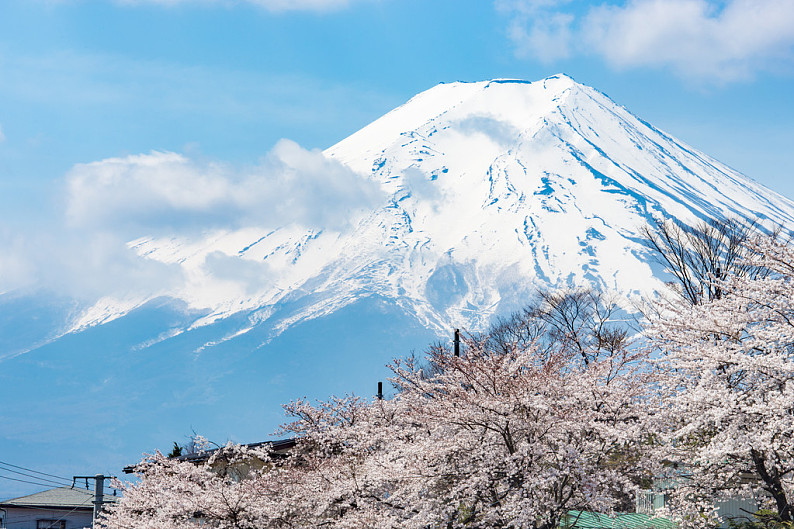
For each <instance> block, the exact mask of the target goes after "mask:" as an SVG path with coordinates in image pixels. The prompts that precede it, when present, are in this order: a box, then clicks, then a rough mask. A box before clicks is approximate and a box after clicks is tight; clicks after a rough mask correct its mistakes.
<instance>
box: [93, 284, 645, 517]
mask: <svg viewBox="0 0 794 529" xmlns="http://www.w3.org/2000/svg"><path fill="white" fill-rule="evenodd" d="M574 294H575V295H574ZM595 299H596V298H590V297H587V296H580V295H578V294H576V293H564V294H560V295H558V296H547V297H545V298H542V302H541V304H540V305H538V306H537V307H536V308H537V309H538V310H540V311H541V312H533V313H531V314H530V313H525V314H524V316H522V317H521V318H518V319H517V320H516V321H515V322H514V323H513V324H511V325H521V326H524V327H525V328H529V327H532V326H534V325H535V324H536V323H537V324H538V325H539V327H538V329H540V331H539V332H534V331H532V332H531V333H526V332H524V331H520V330H514V331H515V332H514V331H510V330H509V329H507V328H506V326H509V324H508V323H507V322H502V323H501V324H500V325H501V326H500V331H499V332H500V333H501V334H499V335H498V336H497V335H496V333H495V334H494V336H490V337H489V336H479V337H473V338H469V339H467V340H466V343H465V344H464V345H465V347H464V353H463V354H462V355H461V356H455V355H454V354H452V352H451V351H449V350H447V349H446V348H443V347H434V348H431V350H430V351H429V353H428V356H427V357H426V358H424V359H422V360H417V359H415V358H409V359H397V360H395V361H394V362H393V364H392V365H391V368H392V371H393V374H394V376H393V378H392V383H393V384H394V385H395V387H396V389H397V394H396V396H395V397H394V398H392V399H388V400H381V399H373V400H371V401H368V400H365V399H361V398H358V397H344V398H331V399H329V400H328V401H326V402H320V403H316V404H312V403H309V402H306V401H302V400H299V401H295V402H292V403H290V404H288V405H287V406H286V407H285V409H286V411H287V413H288V415H289V416H290V417H291V418H292V420H291V421H290V422H289V423H287V424H286V425H285V426H284V427H283V431H282V433H284V434H285V435H290V436H294V437H295V439H296V446H295V448H294V449H293V450H292V451H291V452H290V453H289V455H288V456H287V457H286V458H282V459H275V458H274V457H273V455H272V454H269V453H267V452H262V451H259V452H251V451H248V450H246V449H245V448H244V447H239V446H232V445H228V446H226V447H224V448H223V449H221V450H217V451H215V452H213V455H212V457H210V458H209V459H208V460H207V461H206V462H204V463H201V464H199V465H194V464H192V463H188V462H185V461H180V460H173V459H168V458H165V457H163V456H162V455H160V454H155V455H154V456H151V457H149V458H148V459H146V460H145V461H144V462H143V463H142V464H141V465H140V466H139V468H138V471H139V472H140V474H141V479H140V482H139V483H137V484H129V485H127V486H126V489H125V492H124V498H123V499H122V501H121V502H119V505H117V506H115V507H113V508H112V510H111V511H110V513H109V514H108V516H107V518H106V527H107V528H108V529H127V528H132V527H164V528H170V527H173V528H177V529H181V528H182V527H188V526H191V524H195V523H197V522H200V523H202V524H204V525H206V526H209V527H219V528H224V529H225V528H230V529H231V528H239V529H248V528H254V527H255V528H258V529H265V528H286V527H329V528H345V529H348V528H349V529H353V528H356V529H359V528H369V527H372V528H395V529H396V528H407V529H412V528H415V529H426V528H439V529H441V528H446V529H454V528H486V527H487V528H508V527H509V528H531V529H554V528H556V527H557V526H558V525H559V524H560V522H561V520H562V519H563V518H564V517H565V516H566V515H567V513H568V512H569V511H571V510H593V511H601V512H608V511H611V510H614V509H616V508H619V507H620V506H621V505H622V502H624V500H625V498H626V497H627V495H630V493H631V491H632V490H633V489H634V488H635V487H636V483H637V481H638V479H639V478H640V477H642V476H644V475H647V473H648V468H647V465H646V461H645V459H644V458H643V457H642V449H643V443H644V441H645V438H646V434H645V430H644V425H643V417H644V415H645V412H644V410H645V407H646V405H647V398H646V396H645V393H646V390H647V384H646V380H645V379H646V378H647V376H648V375H649V370H648V369H647V367H646V366H645V365H644V362H643V356H642V353H640V352H638V350H637V349H636V348H634V347H631V342H630V340H628V339H627V338H626V334H625V333H620V332H618V331H617V330H613V331H610V330H608V327H609V326H608V325H607V324H606V319H605V318H606V317H605V316H604V314H605V313H598V312H597V311H596V312H588V311H587V310H585V308H586V307H590V306H591V305H590V303H592V302H593V300H595ZM588 310H589V309H588ZM543 311H545V312H543ZM543 314H545V316H543ZM583 314H588V315H587V317H580V316H582V315H583ZM598 314H601V315H600V316H598ZM577 315H578V316H577ZM533 318H542V321H540V322H539V323H538V322H535V321H533ZM543 318H545V319H543ZM602 320H603V321H602ZM594 322H595V324H594ZM599 322H600V323H599ZM593 333H596V334H598V333H600V334H599V335H594V334H593ZM606 337H610V339H607V338H606ZM254 460H256V461H258V462H260V463H259V464H257V465H254V464H252V461H254ZM240 468H242V469H244V471H242V472H241V471H240V470H239V469H240Z"/></svg>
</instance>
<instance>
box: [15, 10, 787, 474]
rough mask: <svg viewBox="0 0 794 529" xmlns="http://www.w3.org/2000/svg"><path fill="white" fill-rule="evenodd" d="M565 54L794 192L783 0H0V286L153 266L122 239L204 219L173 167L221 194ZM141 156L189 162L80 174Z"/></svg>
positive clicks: (527, 74)
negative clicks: (154, 184) (119, 181)
mask: <svg viewBox="0 0 794 529" xmlns="http://www.w3.org/2000/svg"><path fill="white" fill-rule="evenodd" d="M559 72H564V73H567V74H569V75H571V76H573V77H574V78H575V79H576V80H578V81H579V82H582V83H584V84H587V85H590V86H593V87H595V88H597V89H599V90H601V91H603V92H605V93H607V94H608V95H609V96H610V97H611V98H612V99H614V100H615V101H616V102H618V103H620V104H623V105H624V106H626V107H627V108H628V109H629V110H631V111H632V112H634V113H635V114H637V115H638V116H640V117H641V118H642V119H645V120H646V121H649V122H650V123H652V124H654V125H655V126H657V127H658V128H661V129H663V130H665V131H666V132H668V133H670V134H672V135H674V136H676V137H678V138H679V139H681V140H683V141H685V142H687V143H689V144H691V145H693V146H695V147H696V148H698V149H700V150H702V151H704V152H706V153H707V154H710V155H712V156H714V157H715V158H717V159H719V160H721V161H722V162H724V163H727V164H728V165H730V166H732V167H734V168H735V169H737V170H739V171H741V172H743V173H745V174H746V175H748V176H750V177H752V178H754V179H756V180H758V181H759V182H761V183H763V184H765V185H767V186H768V187H770V188H772V189H774V190H776V191H778V192H780V193H782V194H783V195H785V196H787V197H789V198H792V199H794V175H792V171H791V167H794V2H792V1H791V0H604V1H603V2H585V1H577V0H569V1H565V0H559V1H555V0H247V1H246V0H2V2H0V245H2V249H3V251H2V252H0V292H7V291H12V290H13V289H16V288H19V287H20V286H29V285H39V284H43V285H45V286H47V287H49V288H51V289H54V290H55V291H56V292H58V293H60V294H63V295H65V296H67V297H68V296H81V295H82V296H85V297H86V299H85V300H83V301H84V302H86V303H90V302H92V301H93V300H95V299H96V298H97V297H98V296H100V295H102V294H103V293H106V292H107V291H108V290H112V288H113V287H114V285H115V284H117V283H119V278H124V282H126V283H130V282H135V281H139V282H140V283H141V284H151V283H152V282H153V281H157V280H163V276H162V274H161V271H160V270H155V269H149V268H147V267H144V266H142V264H141V261H140V260H139V259H137V257H136V256H132V255H131V254H130V251H129V249H128V248H127V247H126V246H125V243H126V241H129V240H131V239H132V238H135V237H138V236H140V235H141V228H145V229H147V230H150V231H151V230H156V229H157V226H155V223H156V222H157V221H158V219H163V222H165V223H166V226H165V227H164V228H163V229H166V230H170V229H176V230H177V231H179V230H182V231H185V230H191V229H192V230H196V229H198V230H200V229H201V228H202V227H203V225H202V224H201V222H206V221H207V216H206V215H204V216H202V215H201V214H200V213H201V210H200V208H199V206H196V208H198V209H196V211H198V213H197V214H196V215H197V216H196V217H195V219H198V220H196V222H197V224H196V225H189V224H190V222H191V221H192V220H195V219H194V217H189V218H187V219H184V218H182V219H181V220H179V221H175V220H174V218H175V217H177V216H179V215H181V214H182V213H184V211H186V210H190V207H193V206H192V205H188V206H184V204H182V205H179V203H178V198H179V197H180V196H185V195H189V194H190V192H191V191H195V184H194V183H193V182H192V181H191V180H190V179H189V178H186V177H185V175H192V174H194V172H196V171H197V172H199V173H201V172H204V173H208V174H210V175H211V176H213V178H214V179H213V180H212V182H211V183H212V184H213V186H214V188H213V189H214V191H215V192H216V193H219V194H220V196H221V199H222V198H223V196H224V195H223V194H224V193H226V192H227V189H231V190H232V191H234V188H235V183H237V184H239V183H240V181H243V183H245V181H244V175H245V174H246V171H247V170H248V168H251V167H261V166H263V164H264V166H266V167H271V166H279V164H283V163H293V162H294V164H293V165H294V166H295V167H320V169H322V168H323V167H324V166H323V165H322V163H321V162H318V156H319V155H318V153H317V152H316V151H317V150H318V149H319V150H321V149H324V148H326V147H329V146H331V145H333V144H334V143H336V142H337V141H339V140H341V139H343V138H345V137H346V136H348V135H349V134H351V133H353V132H355V131H356V130H358V129H360V128H361V127H363V126H364V125H366V124H367V123H369V122H370V121H372V120H374V119H376V118H378V117H380V116H381V115H383V114H385V113H386V112H388V111H389V110H391V109H392V108H394V107H396V106H398V105H400V104H402V103H404V102H405V101H407V100H408V99H409V98H410V97H412V96H413V95H415V94H416V93H418V92H420V91H423V90H426V89H428V88H430V87H432V86H434V85H435V84H437V83H439V82H450V81H456V80H463V81H476V80H483V79H489V78H500V77H511V78H523V79H529V80H536V79H541V78H543V77H547V76H549V75H552V74H555V73H559ZM284 139H286V140H289V141H286V142H285V141H282V140H284ZM152 152H154V153H155V154H153V155H150V153H152ZM142 155H143V156H142ZM147 157H148V158H147ZM151 159H158V160H162V159H168V160H172V161H173V160H176V166H178V167H183V166H186V167H188V169H190V171H193V169H194V168H199V170H196V171H194V172H190V171H188V170H184V171H182V172H181V173H177V172H174V173H169V172H168V171H167V170H166V171H165V172H164V173H163V174H162V178H163V179H164V180H162V181H163V182H164V183H165V184H167V186H166V187H168V193H170V194H168V193H164V197H165V198H163V199H162V200H161V201H159V202H158V200H156V199H152V198H151V197H147V196H145V195H146V191H147V190H146V189H144V190H143V191H138V192H136V191H135V190H134V189H133V188H132V187H130V185H120V186H115V187H114V186H113V185H107V186H105V187H99V188H98V189H97V190H96V192H91V190H90V189H88V187H87V186H86V182H88V184H91V182H94V183H98V182H101V181H102V179H103V178H104V176H106V175H110V176H112V170H113V166H114V165H119V164H121V165H123V163H127V162H128V161H129V160H143V161H144V162H145V161H146V160H151ZM118 160H122V162H123V163H120V162H118ZM285 160H287V161H286V162H285ZM318 164H319V165H318ZM164 167H165V166H164ZM166 169H167V167H166ZM105 171H108V172H105ZM322 174H325V173H324V169H323V170H321V171H315V172H314V173H312V171H311V170H308V169H307V170H306V178H308V179H314V180H313V181H319V179H320V178H322ZM229 175H232V176H229ZM234 175H238V176H234ZM240 175H243V176H240ZM169 178H170V180H169ZM235 178H237V180H235ZM92 179H93V180H92ZM224 179H228V180H229V182H227V183H228V185H225V184H224V183H223V182H224ZM238 187H239V186H238ZM274 189H276V190H277V191H278V192H279V193H289V192H290V188H289V187H287V188H284V187H278V186H277V187H275V188H274ZM319 189H320V190H321V191H322V187H320V188H319ZM86 190H87V191H86ZM232 191H229V193H231V192H232ZM326 191H327V190H326ZM336 191H338V190H336ZM362 196H363V195H362ZM161 198H162V197H161ZM309 198H310V199H311V200H312V202H311V203H307V204H306V205H305V209H307V210H310V209H312V208H314V209H318V208H319V209H323V210H324V212H325V213H328V214H333V213H334V212H333V211H332V210H333V208H330V207H328V205H327V204H323V203H322V193H320V194H319V195H315V196H313V197H311V196H310V197H309ZM221 199H219V203H224V202H223V200H221ZM359 199H360V200H364V199H362V198H361V197H360V196H359V197H358V198H357V200H359ZM213 203H214V202H213ZM119 204H123V207H122V206H119V207H118V208H117V211H115V212H114V211H112V210H113V209H114V207H116V205H119ZM174 204H177V205H176V206H174ZM172 206H173V210H168V207H172ZM236 207H237V209H232V212H233V213H235V214H237V213H240V214H241V215H246V214H247V213H250V211H248V210H246V209H245V208H244V207H243V206H239V207H238V206H236ZM246 207H248V206H246ZM158 208H159V209H158ZM180 208H182V209H180ZM186 208H187V209H186ZM326 210H327V211H326ZM190 211H192V210H190ZM336 214H338V212H337V213H336ZM224 219H225V217H224V218H223V219H221V220H218V219H213V222H222V221H225V220H224ZM304 220H305V219H304ZM323 220H325V221H327V220H328V219H323ZM226 221H228V219H226ZM229 222H231V221H229ZM174 223H176V224H178V225H175V224H174ZM165 280H167V278H166V279H165ZM2 357H3V352H2V351H0V361H2ZM1 368H2V364H0V369H1ZM0 374H1V373H0ZM2 405H3V403H0V406H2ZM0 428H2V426H0ZM179 428H182V427H181V426H179ZM165 435H166V439H168V438H169V437H168V436H171V435H173V432H170V431H169V432H166V433H165ZM145 448H148V447H142V448H141V449H145ZM163 448H165V447H163ZM29 455H30V457H31V458H32V460H35V454H34V453H33V452H31V454H29ZM64 472H66V471H64Z"/></svg>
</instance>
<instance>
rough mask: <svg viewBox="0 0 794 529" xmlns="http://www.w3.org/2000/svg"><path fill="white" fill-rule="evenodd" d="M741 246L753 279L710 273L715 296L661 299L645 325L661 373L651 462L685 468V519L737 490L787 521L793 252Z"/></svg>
mask: <svg viewBox="0 0 794 529" xmlns="http://www.w3.org/2000/svg"><path fill="white" fill-rule="evenodd" d="M743 244H744V248H742V251H741V255H742V257H741V259H742V261H741V263H738V264H739V265H740V266H739V268H737V269H738V270H747V269H752V270H756V271H761V272H762V273H753V274H747V273H732V274H728V275H726V276H724V277H714V276H712V277H711V278H710V282H711V291H713V292H719V293H720V295H719V296H711V297H709V298H704V299H702V300H701V301H700V302H699V303H697V304H693V303H691V302H690V301H691V300H687V299H685V298H680V299H676V300H667V301H666V302H664V304H663V306H662V307H660V310H659V311H658V313H657V316H656V317H655V318H654V319H653V321H652V322H651V324H650V325H649V327H648V329H647V335H648V338H649V339H650V341H651V343H652V344H653V345H654V346H655V347H656V348H657V349H658V350H659V351H660V360H659V365H660V367H661V368H662V373H663V375H664V376H663V379H662V381H663V385H662V386H661V387H662V390H663V392H664V393H663V396H664V402H665V406H664V407H663V408H662V409H661V410H660V413H659V415H658V418H659V419H663V424H661V425H660V426H661V428H660V431H661V432H664V440H665V441H666V442H665V443H663V444H662V445H661V446H660V457H662V458H666V459H667V460H669V461H674V462H679V463H682V464H684V467H685V474H686V479H684V480H680V483H679V486H678V488H677V491H676V495H675V496H676V498H675V500H676V501H675V502H674V503H675V504H674V505H673V508H674V510H675V509H678V513H679V516H678V517H679V518H680V519H682V520H683V521H685V522H686V523H692V524H696V522H698V521H700V522H702V523H707V522H709V520H711V521H713V520H714V516H713V514H714V513H713V512H711V513H709V512H708V511H709V509H707V508H706V506H707V505H708V504H709V503H711V504H713V502H714V500H719V499H720V498H724V497H726V496H733V497H735V496H738V495H742V494H744V495H756V496H759V497H764V498H768V500H769V501H768V503H769V504H770V507H772V508H773V509H774V510H775V512H776V513H777V517H778V519H779V520H780V521H783V522H791V521H792V519H793V518H794V512H792V500H794V496H793V495H792V494H794V442H793V441H792V440H793V439H794V249H793V248H792V247H791V246H790V245H788V244H786V243H785V242H784V241H782V240H781V239H780V238H779V237H776V236H773V235H772V236H769V235H766V236H765V235H759V236H755V237H750V238H748V239H747V240H746V241H745V242H744V243H743ZM682 513H683V514H687V513H688V514H690V515H691V516H683V515H682ZM694 513H698V514H697V515H692V514H694ZM674 514H675V513H674ZM703 514H705V515H706V516H702V515H703Z"/></svg>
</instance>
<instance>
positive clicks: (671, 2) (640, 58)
mask: <svg viewBox="0 0 794 529" xmlns="http://www.w3.org/2000/svg"><path fill="white" fill-rule="evenodd" d="M497 7H498V8H500V9H502V10H503V11H506V12H509V13H511V26H510V30H509V35H510V37H511V39H512V40H513V42H514V44H515V46H516V53H517V54H518V55H520V56H533V57H535V58H538V59H540V60H542V61H552V60H556V59H560V58H566V57H569V56H571V55H572V54H573V53H578V54H581V55H587V54H596V55H600V56H601V57H603V59H604V60H605V61H606V62H607V64H609V65H610V66H612V67H613V68H618V69H621V68H634V67H662V68H670V69H672V70H673V71H675V72H676V73H677V74H678V75H680V76H682V77H688V78H691V79H694V80H696V81H698V82H702V81H707V82H708V81H712V82H727V81H734V80H739V79H745V78H749V77H752V76H753V75H754V74H756V73H758V72H761V71H779V70H786V71H787V70H788V69H790V68H791V66H792V64H794V2H792V1H791V0H726V1H721V2H718V1H716V0H630V1H628V2H621V3H619V4H618V3H608V4H604V5H600V6H597V7H592V8H589V9H588V10H586V11H583V12H579V13H574V12H573V11H572V10H571V9H570V6H568V5H566V3H560V2H557V3H555V2H543V1H538V0H523V1H522V0H511V1H510V2H507V1H505V0H501V1H499V2H498V3H497Z"/></svg>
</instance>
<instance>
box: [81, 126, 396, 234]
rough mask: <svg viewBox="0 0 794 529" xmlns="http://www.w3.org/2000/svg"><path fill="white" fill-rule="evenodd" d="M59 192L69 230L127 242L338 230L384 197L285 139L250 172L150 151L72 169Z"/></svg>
mask: <svg viewBox="0 0 794 529" xmlns="http://www.w3.org/2000/svg"><path fill="white" fill-rule="evenodd" d="M67 187H68V193H67V209H66V215H67V219H68V221H69V222H70V224H71V225H73V226H75V227H81V228H85V227H87V226H95V227H112V228H113V229H114V230H122V231H124V232H125V233H129V234H130V235H131V236H134V235H142V234H149V233H146V232H151V231H153V230H156V231H163V230H169V231H171V232H173V231H174V230H176V231H177V232H179V231H181V230H189V231H195V230H207V229H214V228H223V229H235V228H238V227H242V226H247V225H255V226H280V225H287V224H298V225H301V226H307V227H319V228H341V227H343V226H345V225H346V224H347V223H348V222H349V221H350V219H351V217H352V216H354V215H355V214H356V212H357V211H362V210H368V209H371V208H374V207H375V206H376V205H378V204H379V203H380V201H382V200H383V199H384V198H385V195H383V192H382V190H381V188H380V187H379V185H378V184H376V183H375V182H373V181H371V180H368V179H366V178H364V177H362V176H360V175H357V174H355V173H353V172H352V171H351V170H349V169H348V168H346V167H345V166H343V165H341V164H340V163H338V162H336V161H334V160H331V159H328V158H326V157H325V156H324V155H323V154H322V153H321V152H320V151H308V150H306V149H303V148H301V147H300V146H299V145H298V144H296V143H294V142H292V141H289V140H281V141H280V142H278V143H277V144H276V146H275V147H274V148H273V150H272V151H271V152H270V153H269V154H268V155H267V156H266V157H265V159H264V160H263V161H262V163H261V164H260V165H258V166H256V167H253V168H248V169H235V168H233V167H231V166H228V165H225V164H221V163H216V162H201V161H196V160H192V159H190V158H188V157H186V156H184V155H181V154H176V153H171V152H152V153H150V154H141V155H134V156H127V157H125V158H109V159H106V160H101V161H98V162H93V163H89V164H80V165H77V166H75V167H74V168H73V169H72V171H71V172H70V173H69V174H68V176H67Z"/></svg>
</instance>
